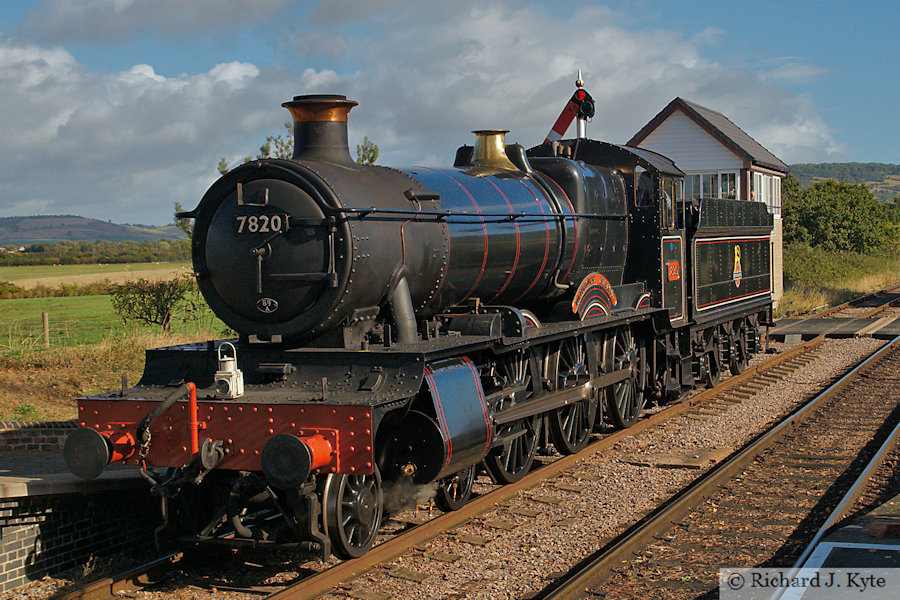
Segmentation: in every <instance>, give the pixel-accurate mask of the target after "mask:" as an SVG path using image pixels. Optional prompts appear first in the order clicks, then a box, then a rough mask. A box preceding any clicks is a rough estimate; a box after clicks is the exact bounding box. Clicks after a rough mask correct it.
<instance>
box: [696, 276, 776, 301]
mask: <svg viewBox="0 0 900 600" xmlns="http://www.w3.org/2000/svg"><path fill="white" fill-rule="evenodd" d="M757 277H762V275H757ZM729 281H730V280H729ZM719 283H725V282H724V281H720V282H719ZM711 285H716V284H711ZM771 291H772V290H770V289H769V288H766V289H764V290H757V291H755V292H747V293H746V294H741V295H739V296H732V297H731V298H725V299H723V300H715V301H713V302H707V303H706V304H698V305H697V307H698V308H704V307H707V306H713V305H715V304H723V303H725V302H729V301H731V300H739V299H740V298H746V297H747V296H762V295H764V294H768V293H771Z"/></svg>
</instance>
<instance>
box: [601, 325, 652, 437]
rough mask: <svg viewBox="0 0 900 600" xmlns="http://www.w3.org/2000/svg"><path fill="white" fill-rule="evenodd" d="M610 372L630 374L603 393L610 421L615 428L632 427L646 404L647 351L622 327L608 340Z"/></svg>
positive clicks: (606, 357)
mask: <svg viewBox="0 0 900 600" xmlns="http://www.w3.org/2000/svg"><path fill="white" fill-rule="evenodd" d="M604 365H606V367H607V371H608V372H610V373H615V372H617V371H622V370H625V371H627V374H626V377H625V379H623V380H622V381H619V382H617V383H614V384H613V385H611V386H608V387H606V388H605V389H604V392H605V395H606V403H607V407H608V408H609V417H610V420H611V421H612V423H613V425H615V426H616V427H623V428H624V427H631V426H632V425H634V424H635V423H636V422H637V420H638V418H639V417H640V416H641V411H642V410H644V404H645V402H646V395H645V391H646V387H647V385H646V384H647V368H646V351H645V349H644V347H643V345H642V344H639V343H638V341H637V339H636V338H635V336H634V334H633V333H632V331H631V329H629V328H628V327H621V328H619V329H617V330H616V332H615V333H614V334H613V336H612V337H611V338H609V339H608V340H607V343H606V348H605V352H604Z"/></svg>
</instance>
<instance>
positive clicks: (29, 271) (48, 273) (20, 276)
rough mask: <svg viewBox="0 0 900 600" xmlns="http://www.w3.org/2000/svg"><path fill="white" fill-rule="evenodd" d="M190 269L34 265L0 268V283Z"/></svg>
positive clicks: (185, 264)
mask: <svg viewBox="0 0 900 600" xmlns="http://www.w3.org/2000/svg"><path fill="white" fill-rule="evenodd" d="M179 267H180V268H184V269H190V268H191V263H189V262H181V263H167V262H161V263H130V264H103V265H95V264H90V265H35V266H20V267H0V281H9V282H11V283H16V282H17V281H24V280H30V279H43V278H46V277H76V276H82V275H94V276H98V277H97V279H103V275H104V274H110V277H111V278H112V274H113V273H122V272H129V273H134V275H135V277H140V276H141V274H142V273H152V272H153V271H163V270H167V269H174V268H179Z"/></svg>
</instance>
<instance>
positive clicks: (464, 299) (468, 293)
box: [431, 169, 488, 302]
mask: <svg viewBox="0 0 900 600" xmlns="http://www.w3.org/2000/svg"><path fill="white" fill-rule="evenodd" d="M431 170H432V171H434V172H435V173H438V174H440V175H443V176H444V177H446V178H447V179H449V180H450V181H452V182H453V183H455V184H456V185H457V186H458V187H459V189H461V190H462V191H463V192H465V194H466V196H468V197H469V200H471V201H472V206H474V207H475V210H476V211H478V212H479V213H480V212H481V207H480V206H478V202H476V201H475V198H474V196H472V194H470V193H469V190H468V189H467V188H466V186H464V185H463V184H461V183H460V182H459V181H457V180H456V179H454V178H453V177H450V175H448V174H447V173H444V172H443V171H439V170H438V169H431ZM481 230H482V231H483V232H484V258H483V259H482V261H481V271H479V272H478V277H476V278H475V283H474V284H473V285H472V289H470V290H469V291H468V292H466V293H465V295H463V297H462V298H460V300H459V302H465V301H466V300H467V299H468V298H469V296H471V295H472V292H474V291H475V290H476V289H477V288H478V284H479V283H481V277H482V276H483V275H484V269H485V267H486V266H487V259H488V232H487V225H486V224H485V222H484V217H481Z"/></svg>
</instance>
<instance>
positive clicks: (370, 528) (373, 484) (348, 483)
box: [323, 467, 384, 559]
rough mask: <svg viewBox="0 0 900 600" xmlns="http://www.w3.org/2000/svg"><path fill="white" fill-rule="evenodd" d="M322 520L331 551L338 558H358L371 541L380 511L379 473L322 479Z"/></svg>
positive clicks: (372, 542)
mask: <svg viewBox="0 0 900 600" xmlns="http://www.w3.org/2000/svg"><path fill="white" fill-rule="evenodd" d="M323 498H324V502H323V504H324V511H323V512H324V521H325V529H326V530H327V531H328V537H329V538H330V539H331V548H332V551H333V552H334V553H335V554H336V555H337V556H338V557H340V558H345V559H350V558H358V557H360V556H362V555H363V554H365V553H366V552H368V551H369V549H370V548H371V547H372V544H374V543H375V536H376V535H377V534H378V527H379V526H380V525H381V516H382V511H383V510H384V496H383V493H382V489H381V474H380V473H379V472H378V468H377V467H376V468H375V472H374V473H373V474H371V475H347V474H343V473H331V474H329V475H328V478H327V479H326V481H325V490H324V492H323Z"/></svg>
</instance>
